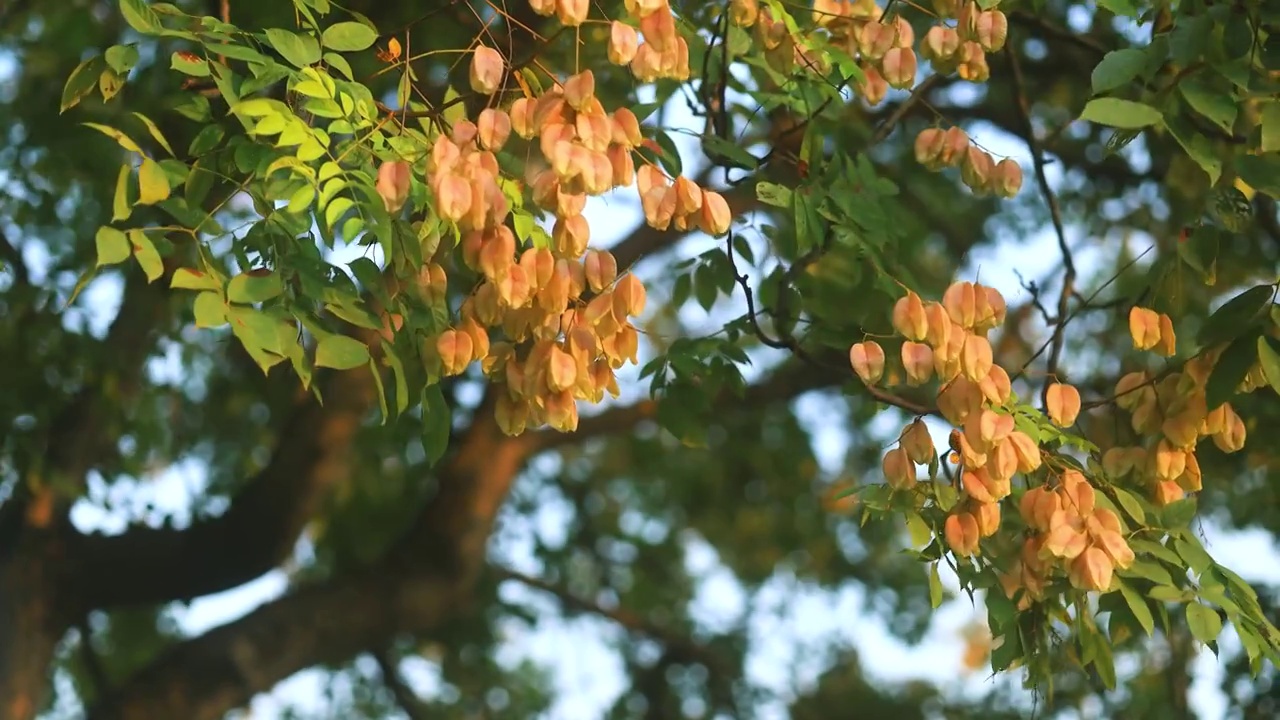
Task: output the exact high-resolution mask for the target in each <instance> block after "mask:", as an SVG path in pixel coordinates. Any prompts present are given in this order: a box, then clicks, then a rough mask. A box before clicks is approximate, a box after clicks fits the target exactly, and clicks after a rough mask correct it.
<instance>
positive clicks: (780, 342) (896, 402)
mask: <svg viewBox="0 0 1280 720" xmlns="http://www.w3.org/2000/svg"><path fill="white" fill-rule="evenodd" d="M727 243H728V247H727V249H726V253H727V254H728V256H729V266H730V268H731V270H732V272H733V279H734V281H735V282H736V283H737V284H738V285H739V286H740V287H741V288H742V292H743V294H744V295H745V296H746V298H747V322H749V323H750V324H751V329H752V332H753V334H755V336H756V338H758V339H759V340H760V342H761V343H763V344H764V345H765V346H767V347H771V348H774V349H775V350H788V351H790V352H791V354H793V355H795V356H796V357H797V358H799V359H800V360H801V361H802V362H805V363H808V364H809V365H812V366H814V367H818V368H832V367H833V365H832V364H831V363H828V362H823V361H822V360H819V359H818V358H816V357H814V356H813V355H812V354H810V353H809V351H808V350H805V349H804V346H802V345H801V344H800V341H799V340H797V339H796V337H795V336H794V335H792V334H791V333H786V332H782V331H781V330H779V333H778V337H777V338H771V337H769V335H768V334H767V333H766V332H765V331H764V328H763V327H762V326H761V325H760V314H759V312H758V311H757V309H756V302H755V294H754V293H753V292H752V291H751V285H750V282H749V279H748V278H747V276H746V274H745V273H740V272H738V264H737V261H736V260H734V258H733V233H730V234H729V238H728V240H727ZM793 267H794V266H793ZM836 369H838V370H841V371H845V370H847V368H845V367H843V366H842V367H839V368H836ZM863 387H865V388H866V389H867V393H868V394H870V395H871V397H873V398H875V399H876V400H879V401H880V402H882V403H885V404H886V405H892V406H894V407H897V408H901V409H903V410H906V411H907V412H909V413H912V414H913V415H921V416H923V415H932V414H934V413H935V412H937V410H936V409H935V408H931V407H927V406H925V405H921V404H920V403H917V402H914V401H911V400H908V399H907V398H904V397H901V396H899V395H895V394H893V393H891V392H889V391H887V390H882V389H880V388H878V387H876V386H874V385H863Z"/></svg>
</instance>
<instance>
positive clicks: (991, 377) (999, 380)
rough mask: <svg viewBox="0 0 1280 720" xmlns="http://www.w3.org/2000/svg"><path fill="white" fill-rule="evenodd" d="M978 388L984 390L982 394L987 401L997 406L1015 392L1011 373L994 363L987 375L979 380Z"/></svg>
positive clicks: (1002, 403) (1006, 400)
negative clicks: (1010, 378) (1010, 377)
mask: <svg viewBox="0 0 1280 720" xmlns="http://www.w3.org/2000/svg"><path fill="white" fill-rule="evenodd" d="M978 389H979V390H981V391H982V396H983V397H984V398H986V399H987V402H989V403H991V404H992V405H995V406H996V407H1000V406H1002V405H1004V404H1005V403H1006V402H1008V401H1009V395H1010V394H1012V393H1013V386H1012V383H1011V382H1010V380H1009V373H1008V372H1006V371H1005V369H1004V368H1002V367H1000V366H999V365H995V364H992V366H991V370H990V372H988V373H987V376H986V377H984V378H982V380H980V381H978Z"/></svg>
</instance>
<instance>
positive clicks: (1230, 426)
mask: <svg viewBox="0 0 1280 720" xmlns="http://www.w3.org/2000/svg"><path fill="white" fill-rule="evenodd" d="M1223 407H1224V408H1225V410H1224V412H1225V418H1224V420H1223V425H1222V430H1220V431H1218V432H1216V433H1214V435H1213V444H1214V445H1217V446H1218V449H1219V450H1221V451H1222V452H1225V453H1233V452H1236V451H1238V450H1240V449H1241V448H1243V447H1244V443H1245V436H1246V432H1245V427H1244V421H1243V420H1241V419H1240V416H1239V415H1237V414H1236V412H1235V410H1234V409H1232V408H1231V406H1229V405H1227V404H1225V403H1223Z"/></svg>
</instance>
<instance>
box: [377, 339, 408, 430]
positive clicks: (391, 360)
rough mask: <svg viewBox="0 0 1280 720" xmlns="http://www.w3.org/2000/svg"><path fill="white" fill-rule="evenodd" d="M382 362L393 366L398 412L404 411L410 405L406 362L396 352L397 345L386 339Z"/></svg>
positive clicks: (383, 343)
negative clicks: (405, 372) (405, 369)
mask: <svg viewBox="0 0 1280 720" xmlns="http://www.w3.org/2000/svg"><path fill="white" fill-rule="evenodd" d="M382 362H383V364H385V365H387V366H388V367H390V368H391V374H392V376H393V377H394V378H395V381H396V414H397V415H399V414H400V413H403V412H404V411H405V410H406V409H408V407H409V381H408V378H406V377H405V374H404V363H403V362H401V361H400V356H399V355H398V354H396V347H395V345H392V344H391V343H389V342H387V341H386V340H383V341H382Z"/></svg>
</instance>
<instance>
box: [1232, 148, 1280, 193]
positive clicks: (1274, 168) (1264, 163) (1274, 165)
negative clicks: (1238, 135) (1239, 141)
mask: <svg viewBox="0 0 1280 720" xmlns="http://www.w3.org/2000/svg"><path fill="white" fill-rule="evenodd" d="M1236 173H1237V174H1239V176H1240V179H1241V180H1244V181H1245V182H1246V183H1248V184H1249V185H1250V186H1252V187H1253V188H1254V189H1255V190H1257V191H1258V192H1260V193H1266V194H1267V195H1270V196H1271V197H1273V198H1280V156H1277V154H1276V153H1269V154H1267V155H1240V156H1237V157H1236Z"/></svg>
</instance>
